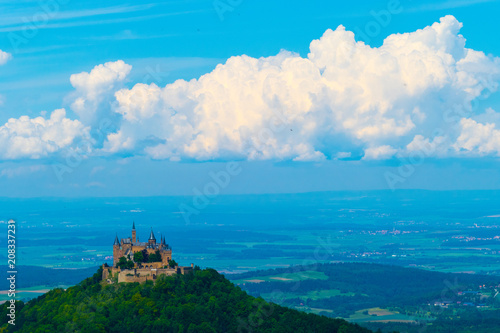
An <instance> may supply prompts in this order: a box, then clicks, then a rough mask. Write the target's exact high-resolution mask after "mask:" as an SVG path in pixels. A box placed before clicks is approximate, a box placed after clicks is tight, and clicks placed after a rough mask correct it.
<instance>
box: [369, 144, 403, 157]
mask: <svg viewBox="0 0 500 333" xmlns="http://www.w3.org/2000/svg"><path fill="white" fill-rule="evenodd" d="M397 151H398V150H397V149H394V148H393V147H391V146H387V145H385V146H379V147H371V148H367V149H365V156H363V160H384V159H388V158H391V157H393V156H394V155H395V154H396V153H397Z"/></svg>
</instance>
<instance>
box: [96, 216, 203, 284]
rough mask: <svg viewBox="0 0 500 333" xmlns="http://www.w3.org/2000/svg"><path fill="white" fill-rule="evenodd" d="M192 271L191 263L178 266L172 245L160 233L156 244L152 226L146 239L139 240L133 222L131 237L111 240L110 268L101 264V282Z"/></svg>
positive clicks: (123, 280)
mask: <svg viewBox="0 0 500 333" xmlns="http://www.w3.org/2000/svg"><path fill="white" fill-rule="evenodd" d="M192 270H193V264H191V266H190V267H189V266H187V267H184V266H178V265H177V263H175V261H173V260H172V248H171V247H170V246H169V245H168V244H166V243H165V238H164V237H163V236H161V238H160V243H156V237H155V235H154V233H153V229H151V233H150V235H149V239H148V241H147V242H139V238H138V237H137V233H136V230H135V222H133V223H132V237H128V238H122V239H121V240H118V235H116V237H115V241H114V243H113V267H107V265H103V273H102V278H103V281H107V282H108V283H113V278H117V282H144V281H147V280H153V281H154V280H156V278H157V277H158V276H159V275H161V274H165V275H173V274H185V273H187V272H191V271H192Z"/></svg>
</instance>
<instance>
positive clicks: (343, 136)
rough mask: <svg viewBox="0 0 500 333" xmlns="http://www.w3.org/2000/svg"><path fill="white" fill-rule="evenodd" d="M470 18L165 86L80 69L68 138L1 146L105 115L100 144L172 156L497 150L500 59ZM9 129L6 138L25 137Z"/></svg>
mask: <svg viewBox="0 0 500 333" xmlns="http://www.w3.org/2000/svg"><path fill="white" fill-rule="evenodd" d="M461 28H462V24H461V23H460V22H459V21H457V20H456V19H455V18H454V17H453V16H446V17H443V18H441V20H440V21H439V22H436V23H434V24H432V25H431V26H428V27H425V28H424V29H420V30H417V31H415V32H411V33H404V34H394V35H391V36H389V37H387V38H386V39H385V41H384V43H383V45H382V46H380V47H371V46H369V45H366V44H365V43H363V42H356V40H355V36H354V34H353V33H352V32H350V31H346V29H345V28H344V27H343V26H339V27H338V28H337V29H335V30H330V29H329V30H327V31H326V32H325V33H324V34H323V36H321V38H319V39H317V40H313V41H312V42H311V44H310V52H309V53H308V55H307V57H302V56H300V55H299V54H296V53H293V52H289V51H285V50H283V51H281V52H280V53H279V54H277V55H275V56H271V57H267V58H253V57H249V56H246V55H241V56H235V57H231V58H230V59H228V60H227V61H226V62H225V63H224V64H219V65H218V66H217V67H216V68H215V69H214V70H213V71H212V72H210V73H207V74H205V75H203V76H201V77H199V78H198V79H193V80H190V81H185V80H177V81H175V82H173V83H170V84H167V85H165V86H163V87H160V86H157V85H156V84H154V83H153V84H143V83H138V84H135V85H133V86H131V87H130V88H127V87H125V83H126V80H127V76H128V74H129V73H130V71H131V66H130V65H128V64H126V63H125V62H123V61H121V60H119V61H116V62H108V63H105V64H103V65H98V66H96V67H94V68H93V69H92V70H91V71H90V72H83V73H80V74H75V75H72V76H71V84H72V85H73V87H74V88H75V91H74V92H73V93H72V94H71V95H70V97H69V98H70V100H69V104H70V105H71V109H72V110H73V111H75V112H76V113H77V115H78V116H79V120H74V121H73V122H72V123H68V124H72V127H71V126H70V127H71V129H72V130H69V131H68V132H67V133H65V138H66V139H67V140H62V136H61V137H60V138H59V140H44V139H43V138H41V136H40V135H38V134H33V133H31V134H26V135H25V137H24V138H26V139H27V138H30V139H31V138H35V139H36V140H35V141H36V144H34V143H31V142H26V145H29V146H32V147H37V149H31V148H30V149H28V150H29V151H30V153H27V152H26V153H23V152H22V150H20V149H15V150H12V151H6V149H5V148H3V149H4V151H3V152H0V153H1V154H3V156H10V158H13V157H12V156H45V155H47V154H49V153H51V152H52V151H56V150H57V149H60V148H61V145H62V146H67V145H71V142H73V141H74V140H75V138H77V137H78V136H82V135H83V134H82V133H84V132H85V133H88V132H89V128H92V129H95V128H96V126H97V124H98V121H99V120H102V119H104V118H105V119H111V121H112V122H113V124H114V125H116V130H114V131H112V133H108V134H106V135H105V136H102V135H101V137H103V138H102V139H100V140H101V141H99V140H96V142H97V143H96V145H95V146H94V149H95V150H96V154H103V153H104V154H144V155H147V156H150V157H151V158H154V159H170V160H173V161H178V160H217V159H234V158H236V159H248V160H266V159H278V160H294V161H318V160H323V159H346V158H348V159H356V158H357V159H361V158H362V159H364V160H374V159H389V158H393V157H394V156H404V155H405V154H411V153H412V152H415V151H418V150H422V149H423V148H422V147H424V148H425V149H427V150H426V151H427V152H428V154H429V155H432V156H461V155H466V154H479V155H484V154H496V153H498V149H497V146H496V143H495V142H497V139H498V138H497V135H498V134H497V131H498V129H497V127H496V124H497V123H498V121H500V116H498V115H497V114H496V113H495V112H494V111H492V110H490V111H488V112H486V113H484V114H482V115H479V114H477V110H474V109H473V102H474V101H475V100H477V99H478V98H484V97H487V95H488V94H491V93H493V92H495V91H496V90H497V89H498V82H499V80H500V58H497V57H493V56H488V55H486V54H484V53H483V52H481V51H476V50H472V49H469V48H467V47H466V40H465V38H464V37H463V36H462V35H461V34H460V29H461ZM450 111H451V112H450ZM63 118H64V119H65V117H64V116H63ZM21 119H23V117H21V118H20V119H18V120H14V121H17V122H21ZM36 119H38V118H36ZM51 119H52V117H51ZM34 121H35V120H32V119H29V118H27V119H24V120H23V122H25V123H32V122H34ZM67 121H69V122H71V121H70V120H69V119H68V120H67ZM7 125H8V124H6V125H5V126H4V127H2V129H3V131H4V132H6V130H5V129H4V128H5V127H6V126H7ZM42 127H43V126H42ZM63 127H64V126H63ZM479 132H481V136H479V137H476V135H477V134H478V133H479ZM1 133H2V131H0V135H3V136H0V140H12V138H17V137H18V136H20V134H19V133H20V132H19V131H10V132H6V133H7V134H1ZM101 134H102V133H101ZM478 138H479V139H478ZM37 140H38V141H37ZM0 142H1V141H0ZM63 142H64V143H63ZM2 147H5V145H3V146H2Z"/></svg>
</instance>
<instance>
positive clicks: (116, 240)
mask: <svg viewBox="0 0 500 333" xmlns="http://www.w3.org/2000/svg"><path fill="white" fill-rule="evenodd" d="M113 245H120V241H119V240H118V234H116V237H115V242H114V243H113Z"/></svg>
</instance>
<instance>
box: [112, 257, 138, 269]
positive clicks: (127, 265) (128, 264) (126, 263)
mask: <svg viewBox="0 0 500 333" xmlns="http://www.w3.org/2000/svg"><path fill="white" fill-rule="evenodd" d="M116 266H118V267H119V268H121V269H131V268H134V262H133V261H132V260H127V258H125V257H121V258H120V259H119V260H118V264H116Z"/></svg>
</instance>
